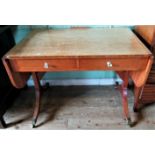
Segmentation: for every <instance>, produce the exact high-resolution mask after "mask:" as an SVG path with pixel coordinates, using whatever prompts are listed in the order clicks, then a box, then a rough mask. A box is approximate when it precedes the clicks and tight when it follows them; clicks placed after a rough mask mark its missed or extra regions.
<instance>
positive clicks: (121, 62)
mask: <svg viewBox="0 0 155 155" xmlns="http://www.w3.org/2000/svg"><path fill="white" fill-rule="evenodd" d="M147 62H148V58H140V59H136V58H125V59H123V58H121V59H120V58H110V59H108V58H97V59H95V58H89V59H88V58H85V59H83V58H81V59H80V60H79V68H80V70H115V71H123V70H141V69H144V68H145V67H146V65H147Z"/></svg>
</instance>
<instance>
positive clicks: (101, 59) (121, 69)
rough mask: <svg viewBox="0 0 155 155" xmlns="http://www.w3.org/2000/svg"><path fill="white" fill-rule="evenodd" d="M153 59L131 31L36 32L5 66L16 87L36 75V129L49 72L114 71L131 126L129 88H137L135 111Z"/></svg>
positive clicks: (11, 53) (7, 57)
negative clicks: (43, 81)
mask: <svg viewBox="0 0 155 155" xmlns="http://www.w3.org/2000/svg"><path fill="white" fill-rule="evenodd" d="M152 62H153V56H152V54H151V53H150V51H149V50H148V49H147V48H146V47H145V46H144V45H143V43H142V42H141V41H140V40H139V39H138V38H137V37H136V36H135V34H134V33H133V32H132V31H131V30H130V29H128V28H111V29H109V28H87V29H66V30H34V31H32V32H31V33H30V34H29V35H28V36H27V37H26V38H25V39H24V40H23V41H21V42H20V43H19V44H17V45H16V46H15V47H14V48H12V49H11V50H10V51H9V52H8V53H7V54H6V55H5V56H4V57H3V63H4V66H5V68H6V70H7V73H8V75H9V78H10V80H11V82H12V84H13V85H14V86H15V87H16V88H23V87H24V86H25V85H26V83H27V80H28V79H29V77H30V76H31V75H32V77H33V80H34V86H35V93H36V103H35V107H34V113H33V119H32V126H33V127H35V125H36V121H37V118H38V114H39V108H40V98H41V85H40V76H39V75H40V74H41V73H46V72H56V71H59V72H66V71H93V70H99V71H102V70H112V71H115V72H116V73H117V74H118V75H119V76H120V78H121V79H122V81H123V82H122V84H121V89H120V91H121V94H122V106H123V112H124V117H125V119H126V120H127V122H128V124H129V125H130V126H131V124H132V121H131V118H130V115H129V111H128V101H127V86H128V80H129V78H131V79H132V80H133V82H134V85H135V93H134V94H135V95H134V106H133V107H134V110H137V109H138V99H139V98H140V97H141V94H142V91H143V89H141V88H143V86H144V84H145V82H146V80H147V77H148V74H149V71H150V68H151V66H152Z"/></svg>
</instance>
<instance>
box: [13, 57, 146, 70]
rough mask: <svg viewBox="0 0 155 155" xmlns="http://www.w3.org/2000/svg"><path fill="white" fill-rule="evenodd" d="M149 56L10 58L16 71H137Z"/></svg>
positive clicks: (143, 66)
mask: <svg viewBox="0 0 155 155" xmlns="http://www.w3.org/2000/svg"><path fill="white" fill-rule="evenodd" d="M147 63H148V58H139V59H137V58H124V59H123V58H79V59H10V64H11V67H12V69H13V70H14V71H15V72H52V71H89V70H90V71H91V70H114V71H137V70H143V69H145V67H146V65H147Z"/></svg>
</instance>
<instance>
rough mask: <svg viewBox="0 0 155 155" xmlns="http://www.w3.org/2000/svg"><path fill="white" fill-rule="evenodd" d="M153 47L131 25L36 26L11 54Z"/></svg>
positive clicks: (134, 52) (141, 51)
mask: <svg viewBox="0 0 155 155" xmlns="http://www.w3.org/2000/svg"><path fill="white" fill-rule="evenodd" d="M149 55H151V53H150V51H149V50H148V49H147V48H146V47H145V46H144V45H143V43H142V42H141V41H140V40H139V39H138V38H137V37H136V36H135V34H134V33H133V32H132V31H131V30H130V29H128V28H111V29H110V28H88V29H66V30H34V31H32V32H31V33H30V34H29V35H28V36H27V37H26V38H25V39H24V40H22V41H21V42H20V43H19V44H17V45H16V46H15V47H14V48H13V49H11V50H10V51H9V52H8V53H7V54H6V57H7V58H33V57H96V56H144V57H145V56H149Z"/></svg>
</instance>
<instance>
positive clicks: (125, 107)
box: [118, 72, 132, 126]
mask: <svg viewBox="0 0 155 155" xmlns="http://www.w3.org/2000/svg"><path fill="white" fill-rule="evenodd" d="M118 74H119V76H120V78H121V79H122V80H123V82H122V85H121V88H120V91H121V95H122V106H123V113H124V117H125V119H126V120H127V122H128V125H129V126H132V121H131V118H130V115H129V109H128V72H119V73H118Z"/></svg>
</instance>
